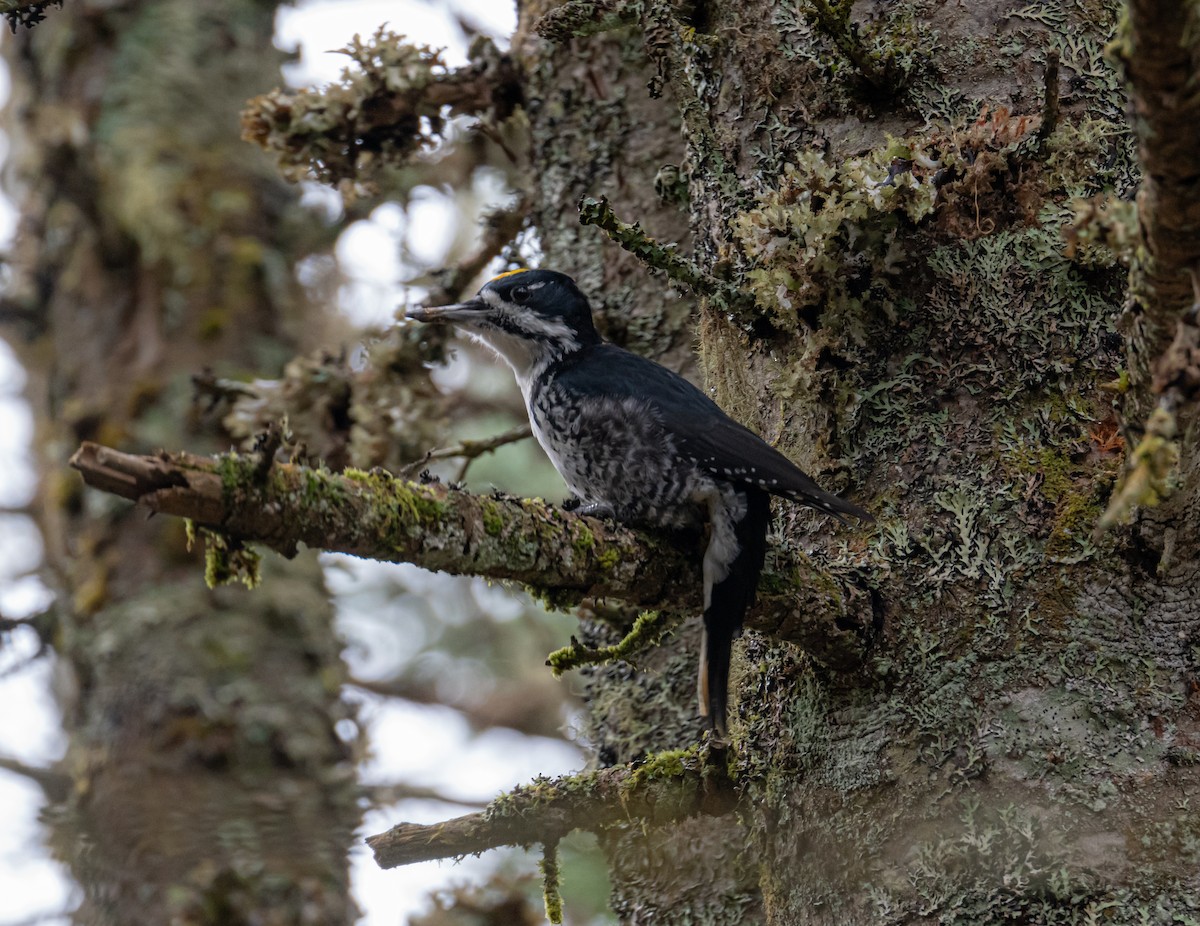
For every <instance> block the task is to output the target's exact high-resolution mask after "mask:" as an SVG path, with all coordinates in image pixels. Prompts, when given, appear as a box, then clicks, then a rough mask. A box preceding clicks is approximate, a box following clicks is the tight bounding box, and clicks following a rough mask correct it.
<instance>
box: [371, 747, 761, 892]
mask: <svg viewBox="0 0 1200 926" xmlns="http://www.w3.org/2000/svg"><path fill="white" fill-rule="evenodd" d="M707 758H708V754H707V753H706V752H704V751H702V750H700V749H692V750H688V751H686V752H669V753H663V754H661V755H659V756H655V757H652V758H651V759H650V760H649V761H648V762H646V763H645V764H643V765H640V766H638V767H637V768H627V767H621V768H606V769H600V770H599V771H594V772H584V773H582V774H579V775H571V776H567V777H564V778H558V779H554V780H550V779H540V780H537V781H535V782H534V783H533V784H530V785H525V786H523V787H519V788H515V789H514V790H513V791H511V792H510V793H508V794H505V795H503V796H502V797H500V798H498V799H497V800H495V801H493V802H492V803H491V804H489V805H488V806H487V808H486V809H484V810H483V811H481V812H479V813H471V814H467V815H465V816H462V817H455V818H454V819H452V820H447V821H445V822H444V823H436V824H432V825H425V824H420V823H400V824H397V825H396V826H393V827H392V828H391V829H390V830H388V831H387V832H385V833H380V834H378V835H376V836H370V837H368V838H367V845H369V846H370V847H371V849H372V851H373V852H374V853H375V861H376V862H378V863H379V866H380V867H381V868H397V867H399V866H401V865H411V864H413V863H415V862H428V861H433V860H435V859H443V858H458V857H461V856H464V855H474V854H478V853H480V852H484V851H486V850H487V849H495V848H498V847H499V846H530V845H533V844H534V843H541V844H542V845H551V844H554V843H556V842H557V841H558V840H559V839H561V838H562V837H563V836H566V835H567V834H568V833H571V832H572V831H574V830H577V829H582V830H589V831H591V832H600V831H602V830H604V829H607V828H608V827H611V826H617V825H620V824H624V823H629V822H631V821H641V822H644V823H647V824H650V825H655V824H663V823H673V822H676V821H678V820H683V819H686V818H688V817H694V816H697V815H699V814H708V815H710V816H721V815H724V814H727V813H730V812H731V811H732V810H733V809H734V807H735V806H736V804H737V794H736V791H735V789H734V786H733V783H732V782H731V781H730V779H729V778H728V777H727V776H726V775H725V774H724V773H723V770H722V767H721V765H720V764H719V763H709V762H708V761H707Z"/></svg>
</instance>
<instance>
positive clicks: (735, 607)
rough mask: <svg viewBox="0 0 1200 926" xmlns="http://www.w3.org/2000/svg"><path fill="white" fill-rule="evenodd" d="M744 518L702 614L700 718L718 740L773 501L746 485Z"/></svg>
mask: <svg viewBox="0 0 1200 926" xmlns="http://www.w3.org/2000/svg"><path fill="white" fill-rule="evenodd" d="M742 491H744V492H745V494H746V514H745V516H744V517H743V518H742V519H741V520H740V521H738V522H737V523H736V524H735V525H734V533H735V535H736V537H737V544H738V553H737V557H736V558H735V559H734V561H733V563H732V565H731V566H730V567H729V574H728V575H727V576H726V577H725V578H724V579H723V580H722V581H721V582H718V583H717V584H716V585H714V586H713V588H712V595H711V598H710V600H709V606H708V608H707V610H705V612H704V642H703V644H702V645H701V649H700V679H699V685H698V687H699V692H700V713H701V714H704V715H707V716H708V720H709V723H710V724H712V727H713V729H714V730H715V731H716V732H717V733H718V734H719V735H720V736H724V735H725V734H726V723H725V721H726V714H727V705H728V698H729V662H730V658H731V656H732V654H733V641H734V640H735V639H737V637H738V635H739V634H740V633H741V632H742V621H743V619H744V618H745V616H746V611H747V610H749V608H750V606H751V605H752V604H754V593H755V591H756V590H757V588H758V576H759V574H760V573H761V572H762V567H763V561H764V560H765V559H766V555H767V527H768V526H769V523H770V520H771V496H770V495H769V494H768V493H767V492H766V491H765V490H763V489H759V488H757V487H754V486H745V487H744V488H743V490H742Z"/></svg>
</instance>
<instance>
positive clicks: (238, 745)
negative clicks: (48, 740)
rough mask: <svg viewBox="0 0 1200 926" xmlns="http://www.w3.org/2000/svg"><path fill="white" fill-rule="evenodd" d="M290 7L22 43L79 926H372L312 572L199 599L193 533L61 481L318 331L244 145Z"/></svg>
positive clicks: (17, 155)
mask: <svg viewBox="0 0 1200 926" xmlns="http://www.w3.org/2000/svg"><path fill="white" fill-rule="evenodd" d="M275 6H276V5H275V4H270V3H265V4H264V3H255V2H235V0H227V2H220V3H204V4H195V3H191V2H187V0H168V2H155V3H121V4H116V5H114V4H111V3H93V2H88V0H73V2H71V3H69V4H67V5H66V8H65V9H63V10H61V11H58V10H54V9H51V10H49V11H48V15H47V18H46V19H45V21H43V22H42V23H41V24H40V25H38V26H37V27H36V28H34V29H32V30H30V31H27V32H26V31H24V30H22V32H21V33H20V34H19V35H18V36H17V38H16V40H15V41H14V42H10V43H8V57H9V63H10V66H11V69H12V74H13V80H14V92H13V99H12V102H11V103H10V105H9V109H8V122H9V127H10V131H11V135H10V137H11V138H12V141H13V148H14V159H15V166H12V167H10V175H11V176H13V177H15V180H14V181H13V182H12V183H11V184H10V188H11V189H12V192H13V193H14V195H15V196H16V198H17V199H18V200H19V203H20V206H21V209H22V219H21V230H20V233H19V241H18V244H17V258H18V262H19V267H20V276H19V278H18V279H17V280H16V282H15V284H14V286H13V287H11V288H10V290H9V293H8V296H7V301H6V305H5V310H6V312H5V314H6V316H7V318H8V321H9V322H10V331H9V335H8V336H9V338H10V340H11V341H12V343H14V345H15V346H16V347H17V348H18V350H19V353H20V356H21V358H22V360H23V362H24V364H25V366H26V369H27V371H28V373H29V383H30V386H29V396H30V401H31V403H32V405H33V408H34V411H35V414H36V416H37V420H38V425H37V434H38V443H39V448H40V455H39V457H38V465H39V466H40V468H41V480H40V489H39V494H38V511H39V521H40V524H41V527H42V530H43V535H44V537H45V546H46V571H47V575H48V577H49V581H50V582H51V584H52V586H53V588H54V591H55V592H56V594H57V599H56V603H55V606H54V613H55V624H54V630H53V642H54V645H55V648H56V652H57V653H58V656H59V665H60V667H61V672H60V677H61V681H62V683H61V685H60V690H59V695H60V701H61V704H62V709H63V713H64V718H65V723H66V728H67V733H68V737H69V745H68V751H67V755H66V757H65V758H64V760H63V763H62V767H61V770H62V772H63V773H65V774H66V775H67V776H69V780H70V788H69V796H67V797H66V799H65V800H64V801H63V802H62V803H61V804H59V805H57V806H56V807H55V808H54V813H53V814H52V819H53V821H54V824H53V834H52V843H53V845H54V847H55V851H56V852H57V854H58V855H59V856H60V857H61V858H62V859H63V860H64V861H65V862H66V863H67V864H68V865H69V867H70V869H71V871H72V873H73V874H74V876H75V878H76V879H77V880H78V882H79V883H80V885H81V886H82V888H83V891H84V902H83V904H82V906H81V907H80V909H79V910H78V911H77V913H76V915H75V918H76V921H77V922H79V923H84V924H97V923H120V924H133V923H168V922H172V923H213V924H216V923H221V924H230V923H251V922H255V923H279V924H284V923H302V922H306V923H318V922H319V923H342V922H350V921H352V920H353V918H354V916H355V908H354V904H353V902H352V901H351V900H350V897H349V888H348V876H347V851H348V849H349V846H350V843H351V839H352V835H353V828H354V826H355V824H356V822H357V819H358V811H357V807H356V794H355V784H354V768H353V763H352V761H351V758H352V757H351V755H350V749H349V747H348V746H347V745H346V744H345V742H343V740H342V739H341V738H339V736H338V735H336V734H335V725H336V724H338V723H339V722H341V723H342V724H351V720H352V715H351V712H350V710H349V708H348V707H347V706H346V705H345V704H343V703H342V702H341V700H340V698H339V682H340V679H341V678H342V676H343V672H342V666H341V661H340V656H339V644H338V642H337V640H336V638H335V636H334V634H333V630H332V626H331V622H332V610H331V608H330V605H329V601H328V595H327V593H326V591H325V589H324V585H323V581H322V577H321V572H320V568H319V566H318V564H317V562H316V560H315V558H314V557H313V556H312V555H306V556H302V557H299V558H297V559H295V560H293V561H292V562H289V563H285V562H283V561H282V560H278V559H277V560H273V561H272V562H271V563H269V564H268V568H267V569H266V580H265V581H264V582H263V584H262V587H261V588H260V589H258V590H257V591H256V592H255V593H250V592H248V591H247V590H246V589H242V588H233V587H226V588H220V589H215V590H209V589H207V588H206V587H205V584H204V578H203V569H202V566H201V565H200V564H199V563H198V561H197V556H198V554H197V553H196V552H192V551H190V542H189V540H188V539H187V537H186V536H185V529H184V525H183V524H182V522H180V521H176V520H174V519H156V520H154V521H151V522H147V521H146V519H145V517H144V516H143V515H140V514H139V513H137V512H136V511H133V510H130V509H129V507H128V506H126V505H124V504H120V505H112V504H110V503H109V498H108V497H107V496H102V495H101V494H99V493H96V492H94V491H92V490H84V489H82V487H81V486H80V485H79V484H78V482H77V479H76V477H75V476H74V474H72V473H70V472H69V471H68V470H67V469H66V463H67V458H68V457H69V456H70V454H71V452H72V450H73V449H74V448H75V446H76V445H77V444H78V443H79V441H80V439H81V438H100V439H103V440H105V441H107V442H109V443H112V444H115V445H119V446H122V447H125V448H129V449H133V450H152V449H155V448H157V447H162V446H188V447H191V448H193V449H203V445H204V444H209V445H210V446H211V445H212V442H211V439H210V438H207V437H204V436H203V434H202V432H201V429H200V427H199V425H200V422H199V420H198V418H197V415H196V414H195V413H194V412H193V411H192V407H191V397H192V391H193V389H192V385H191V379H190V378H191V376H192V375H193V374H198V373H201V372H202V371H203V370H205V368H213V369H214V370H216V371H217V372H218V373H223V374H226V375H234V376H236V375H247V374H255V375H262V374H263V373H266V372H270V371H271V370H272V369H274V368H278V366H279V365H280V364H281V362H282V361H283V360H284V359H286V358H288V357H290V356H291V355H292V354H293V353H294V352H295V351H296V350H297V348H299V347H302V346H304V345H303V344H302V343H301V342H300V338H299V337H298V335H299V333H301V332H303V331H305V330H312V331H316V332H319V331H320V330H321V328H322V326H321V324H320V322H319V320H318V319H319V316H318V315H317V314H316V313H315V311H314V309H313V308H312V307H310V306H309V305H308V304H307V302H306V299H305V296H304V294H303V292H302V291H301V289H300V287H299V286H298V285H297V284H296V283H295V281H294V278H293V275H292V266H293V265H294V263H295V262H296V261H297V260H298V259H299V258H300V257H303V256H304V255H305V254H306V253H310V252H311V251H312V249H313V248H314V247H315V246H317V245H319V244H320V243H321V242H320V241H319V240H318V239H317V236H315V235H314V234H313V233H312V232H311V231H308V230H307V229H311V228H314V227H315V223H313V222H312V220H311V218H305V217H304V216H303V214H302V213H301V211H300V209H299V208H298V206H297V203H296V196H295V193H294V191H291V190H288V189H286V188H285V187H284V185H283V184H282V182H281V181H280V180H279V179H278V178H277V177H275V176H274V175H273V171H272V170H271V168H270V167H269V165H267V164H266V163H265V161H264V159H263V158H262V157H261V156H260V155H259V154H258V153H257V152H255V151H254V150H252V149H251V148H250V147H249V146H247V145H246V144H245V143H243V142H241V141H240V140H239V139H238V127H237V126H238V112H239V110H240V108H241V106H242V104H243V102H244V100H245V99H246V98H247V97H248V96H250V95H251V94H252V93H254V92H256V91H259V90H261V89H262V88H263V87H265V86H269V85H271V84H272V83H274V82H276V81H277V80H278V65H279V63H280V61H281V56H280V55H279V54H277V53H276V52H274V51H270V52H269V53H266V54H264V50H267V49H271V47H272V46H271V39H272V33H273V25H274V15H275ZM318 234H319V235H322V236H327V235H328V232H327V231H320V232H319V233H318ZM221 443H223V444H224V445H225V446H227V445H228V438H224V439H223V440H222V441H221ZM351 729H353V728H352V726H351ZM340 732H342V733H343V734H344V733H345V732H346V731H344V730H341V731H340Z"/></svg>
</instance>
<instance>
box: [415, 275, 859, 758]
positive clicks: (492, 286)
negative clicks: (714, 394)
mask: <svg viewBox="0 0 1200 926" xmlns="http://www.w3.org/2000/svg"><path fill="white" fill-rule="evenodd" d="M408 317H409V318H415V319H419V320H421V321H426V322H434V321H447V322H451V323H453V324H455V325H457V326H459V327H461V328H463V329H464V330H465V331H466V332H467V333H469V334H471V335H472V336H473V337H475V338H477V339H478V340H480V341H482V342H483V343H484V344H486V345H487V346H488V347H490V348H492V349H493V350H494V351H495V352H496V353H498V354H499V355H500V356H501V357H503V358H504V359H505V360H506V361H507V362H508V364H509V366H511V367H512V369H513V372H514V373H515V374H516V377H517V382H518V384H519V385H520V387H521V394H522V395H523V396H524V399H525V407H526V409H527V410H528V412H529V421H530V424H531V426H532V428H533V433H534V435H535V436H536V437H537V440H538V443H540V444H541V445H542V448H543V449H544V450H545V451H546V454H547V455H548V456H549V457H550V460H551V462H552V463H553V464H554V467H555V468H556V469H557V470H558V471H559V473H561V474H562V476H563V478H564V479H565V480H566V482H567V485H568V486H569V487H570V489H571V491H572V492H573V493H574V494H575V495H576V496H577V497H578V498H579V499H580V500H581V502H582V503H583V504H582V508H581V509H580V510H581V511H582V512H584V513H588V514H595V515H600V516H607V517H613V518H615V519H616V520H618V521H623V522H627V523H631V524H642V525H650V526H659V527H676V528H678V527H699V526H702V525H703V526H707V527H708V531H709V537H708V546H707V549H706V550H705V554H704V563H703V574H704V642H703V644H702V648H701V656H700V674H699V684H698V688H699V693H700V711H701V713H702V714H706V715H707V716H708V717H709V719H710V722H711V723H712V725H713V727H714V728H715V729H716V730H717V732H718V733H720V734H721V735H724V733H725V717H726V698H727V690H728V680H729V662H730V656H731V653H732V647H733V641H734V639H735V638H736V637H737V635H738V634H739V633H740V632H741V629H742V620H743V618H744V616H745V614H746V611H747V609H748V608H749V607H750V606H751V605H752V604H753V602H754V593H755V589H756V586H757V584H758V576H759V573H760V572H761V571H762V567H763V561H764V558H765V556H766V546H767V528H768V522H769V520H770V496H771V495H780V496H783V497H785V498H788V499H791V500H793V501H796V502H800V503H801V504H804V505H808V506H810V507H813V508H816V509H818V510H820V511H824V512H827V513H829V514H832V515H833V516H834V517H838V518H839V519H840V516H841V515H843V514H848V515H853V516H855V517H857V518H862V519H865V520H873V519H872V518H871V516H870V515H869V514H868V513H867V512H865V511H864V510H863V509H861V508H859V507H858V506H857V505H854V504H852V503H850V502H847V501H845V500H843V499H841V498H838V497H837V496H835V495H831V494H830V493H828V492H825V491H824V490H822V489H821V488H819V487H818V486H817V484H816V483H814V482H813V481H812V480H811V479H809V478H808V476H806V475H805V474H804V473H803V472H801V471H800V470H799V469H798V468H797V467H796V466H795V465H793V464H792V463H791V462H790V461H789V460H788V459H787V458H786V457H785V456H783V454H781V453H779V452H778V451H777V450H775V449H774V448H773V447H771V446H770V445H769V444H767V443H766V442H765V441H764V440H762V438H760V437H759V436H758V435H756V434H755V433H754V432H752V431H750V430H748V429H747V428H744V427H742V425H740V424H738V423H737V422H736V421H734V420H733V419H732V418H730V417H729V416H728V415H726V414H725V413H724V412H723V411H721V409H720V407H719V406H718V405H717V404H716V403H715V402H713V401H712V400H711V399H710V398H709V397H708V396H706V395H705V394H704V393H703V392H701V391H700V390H699V389H697V388H696V387H695V386H693V385H692V384H691V383H689V382H688V381H687V380H685V379H684V378H683V377H681V376H679V375H677V374H675V373H672V372H671V371H670V370H668V369H666V368H665V367H661V366H659V365H658V364H656V363H653V362H652V361H649V360H646V359H645V358H642V357H639V356H637V355H636V354H631V353H629V352H628V351H626V350H623V349H621V348H619V347H616V346H615V345H612V344H607V343H605V342H604V341H603V340H601V338H600V335H599V334H597V332H596V329H595V326H594V325H593V323H592V314H591V307H590V306H589V304H588V301H587V298H586V297H585V296H584V295H583V293H582V292H580V290H579V288H578V287H577V286H576V285H575V282H574V281H573V280H572V279H571V278H570V277H568V276H565V275H564V274H561V273H555V272H553V271H548V270H525V271H513V272H511V273H505V274H501V275H500V276H498V277H496V278H495V279H493V280H491V281H490V282H488V283H487V284H486V285H485V286H484V287H483V288H482V289H481V290H480V291H479V294H478V295H477V296H476V297H475V298H474V299H472V300H471V301H470V302H466V303H463V304H460V305H450V306H441V307H437V308H421V309H415V310H410V311H409V313H408Z"/></svg>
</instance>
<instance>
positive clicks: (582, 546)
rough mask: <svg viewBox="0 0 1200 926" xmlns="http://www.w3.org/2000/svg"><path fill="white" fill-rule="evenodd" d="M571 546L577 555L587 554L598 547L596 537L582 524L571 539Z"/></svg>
mask: <svg viewBox="0 0 1200 926" xmlns="http://www.w3.org/2000/svg"><path fill="white" fill-rule="evenodd" d="M571 546H572V548H573V549H574V550H575V552H576V553H579V554H585V553H587V552H588V551H589V550H591V549H592V548H593V547H595V546H596V536H595V534H593V533H592V532H591V531H590V530H588V529H587V527H585V526H584V525H582V524H581V525H580V526H579V527H578V528H577V529H576V530H575V532H574V534H573V535H572V537H571Z"/></svg>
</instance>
